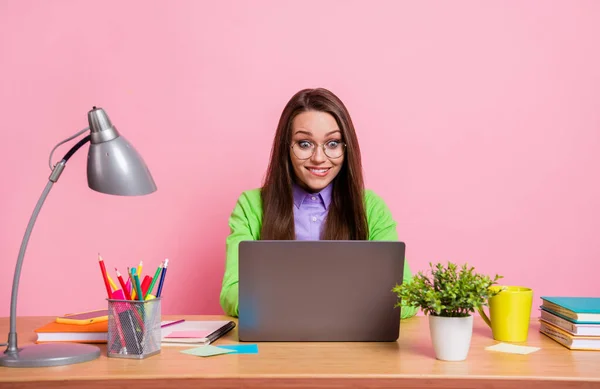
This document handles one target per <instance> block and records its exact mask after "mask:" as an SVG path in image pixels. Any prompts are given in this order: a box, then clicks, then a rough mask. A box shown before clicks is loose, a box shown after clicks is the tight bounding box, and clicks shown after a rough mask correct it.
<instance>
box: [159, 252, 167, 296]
mask: <svg viewBox="0 0 600 389" xmlns="http://www.w3.org/2000/svg"><path fill="white" fill-rule="evenodd" d="M168 265H169V260H168V259H165V264H164V265H163V269H162V273H160V282H159V283H158V291H157V292H156V298H159V297H160V294H161V293H162V288H163V284H164V283H165V276H166V274H167V266H168Z"/></svg>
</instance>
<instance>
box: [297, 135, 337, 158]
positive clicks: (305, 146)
mask: <svg viewBox="0 0 600 389" xmlns="http://www.w3.org/2000/svg"><path fill="white" fill-rule="evenodd" d="M317 146H319V147H321V148H323V152H324V153H325V155H326V156H327V157H328V158H331V159H336V158H340V157H341V156H342V155H343V154H344V150H346V144H345V143H343V142H340V141H337V140H330V141H328V142H326V143H323V144H320V145H319V144H315V143H313V142H310V141H307V140H301V141H298V142H295V143H294V144H292V151H293V152H294V155H295V156H296V158H298V159H309V158H310V157H312V156H313V154H314V153H315V150H316V149H317Z"/></svg>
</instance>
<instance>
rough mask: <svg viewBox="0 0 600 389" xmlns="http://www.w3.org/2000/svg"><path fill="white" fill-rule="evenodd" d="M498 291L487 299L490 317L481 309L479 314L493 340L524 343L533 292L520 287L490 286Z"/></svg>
mask: <svg viewBox="0 0 600 389" xmlns="http://www.w3.org/2000/svg"><path fill="white" fill-rule="evenodd" d="M490 289H492V290H500V292H499V293H498V294H496V295H495V296H493V297H492V298H490V299H489V301H488V304H489V310H490V317H489V318H488V316H487V315H486V314H485V312H484V310H483V307H480V308H479V314H480V315H481V317H482V318H483V320H484V321H485V322H486V323H487V325H488V326H490V328H491V329H492V335H493V337H494V339H495V340H499V341H503V342H525V341H526V340H527V334H528V331H529V320H530V317H531V305H532V303H533V290H531V289H530V288H524V287H521V286H492V287H491V288H490Z"/></svg>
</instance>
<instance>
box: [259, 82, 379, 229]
mask: <svg viewBox="0 0 600 389" xmlns="http://www.w3.org/2000/svg"><path fill="white" fill-rule="evenodd" d="M306 111H321V112H327V113H329V114H330V115H332V116H333V117H334V118H335V120H336V122H337V125H338V127H339V129H340V131H341V132H342V138H343V139H342V140H343V142H345V143H346V155H345V158H344V162H343V164H342V167H341V169H340V172H339V173H338V175H337V176H336V177H335V178H334V180H333V182H332V184H333V191H332V195H331V204H330V205H329V211H328V213H327V219H326V221H325V226H324V229H323V236H322V237H321V239H324V240H366V239H367V237H368V236H369V234H368V227H367V217H366V212H365V205H364V181H363V174H362V164H361V158H360V148H359V146H358V139H357V137H356V132H355V131H354V125H353V124H352V119H351V118H350V114H349V113H348V110H347V109H346V107H345V105H344V103H342V101H341V100H340V99H339V98H338V97H337V96H336V95H334V94H333V93H332V92H330V91H328V90H327V89H323V88H317V89H304V90H301V91H299V92H298V93H296V94H295V95H294V96H293V97H292V98H291V99H290V101H289V102H288V103H287V105H286V106H285V108H284V109H283V112H282V114H281V117H280V119H279V124H278V125H277V132H276V133H275V138H274V140H273V147H272V149H271V160H270V162H269V167H268V169H267V174H266V177H265V182H264V184H263V186H262V188H261V195H262V203H263V222H262V229H261V234H260V239H262V240H294V239H295V238H296V233H295V228H294V210H293V206H294V198H293V193H292V182H293V180H294V177H295V176H294V171H293V167H292V164H291V161H290V158H291V157H290V151H291V139H292V122H293V120H294V118H295V117H296V116H297V115H298V114H299V113H301V112H306Z"/></svg>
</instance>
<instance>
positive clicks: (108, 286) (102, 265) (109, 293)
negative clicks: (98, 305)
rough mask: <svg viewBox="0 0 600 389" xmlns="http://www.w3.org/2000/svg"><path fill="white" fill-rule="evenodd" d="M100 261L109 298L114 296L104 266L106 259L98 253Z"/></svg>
mask: <svg viewBox="0 0 600 389" xmlns="http://www.w3.org/2000/svg"><path fill="white" fill-rule="evenodd" d="M98 263H99V264H100V271H102V278H104V285H106V292H107V293H108V298H109V299H110V298H112V290H111V289H110V284H109V283H108V277H107V273H106V267H105V266H104V260H103V259H102V257H101V256H100V253H98Z"/></svg>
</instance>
